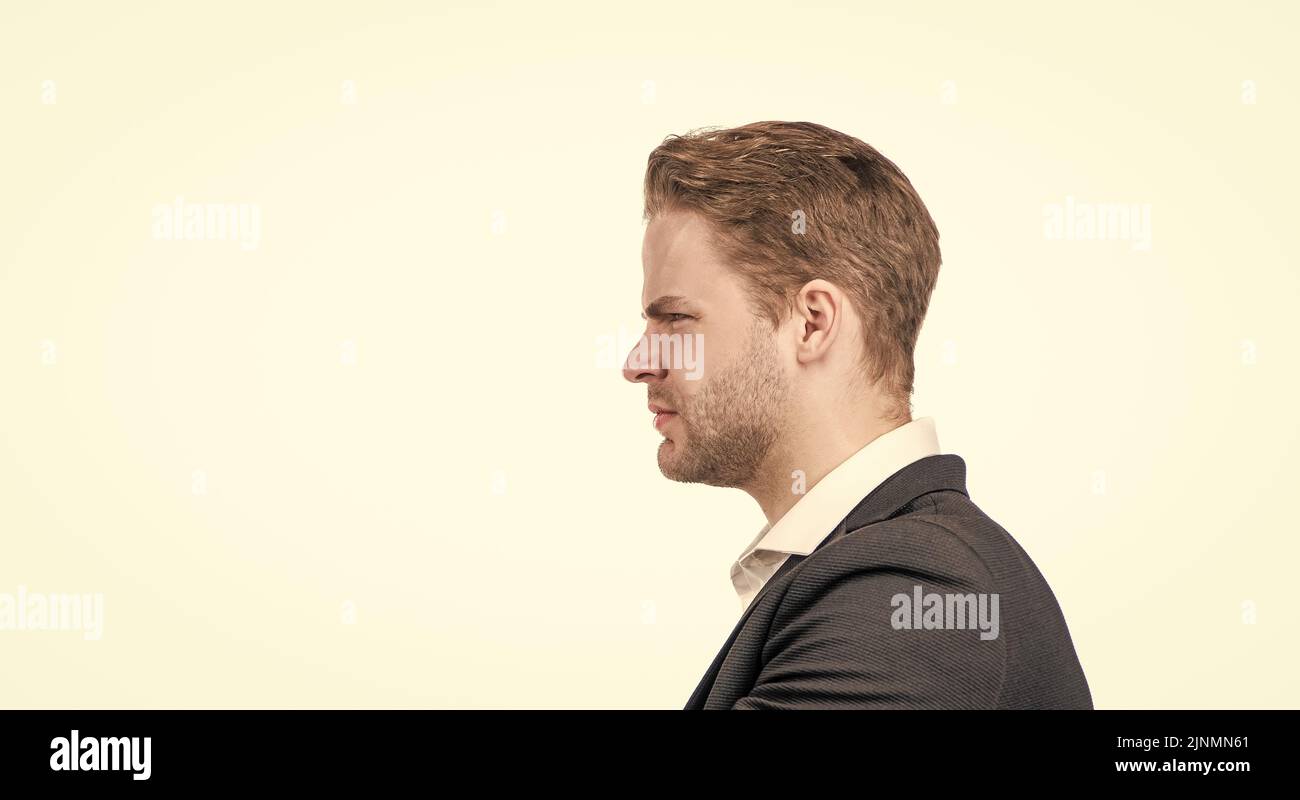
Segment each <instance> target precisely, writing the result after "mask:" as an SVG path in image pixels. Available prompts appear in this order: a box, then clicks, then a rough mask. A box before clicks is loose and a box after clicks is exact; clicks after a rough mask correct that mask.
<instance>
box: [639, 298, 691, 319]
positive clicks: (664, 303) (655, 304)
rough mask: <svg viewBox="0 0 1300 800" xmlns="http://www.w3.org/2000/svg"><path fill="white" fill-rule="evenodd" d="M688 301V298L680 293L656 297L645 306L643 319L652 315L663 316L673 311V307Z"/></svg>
mask: <svg viewBox="0 0 1300 800" xmlns="http://www.w3.org/2000/svg"><path fill="white" fill-rule="evenodd" d="M685 302H686V298H685V297H682V296H681V295H679V294H666V295H664V296H663V297H656V298H655V299H654V300H651V301H650V305H648V306H646V307H645V312H644V313H642V314H641V318H642V319H649V318H651V317H663V316H666V315H668V314H671V313H673V309H675V308H677V307H678V306H680V305H681V304H682V303H685Z"/></svg>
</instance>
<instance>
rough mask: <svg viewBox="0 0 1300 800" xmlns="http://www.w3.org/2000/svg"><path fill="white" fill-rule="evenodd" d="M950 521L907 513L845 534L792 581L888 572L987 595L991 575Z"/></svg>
mask: <svg viewBox="0 0 1300 800" xmlns="http://www.w3.org/2000/svg"><path fill="white" fill-rule="evenodd" d="M954 521H955V520H954V519H953V518H948V517H944V516H939V515H932V514H909V515H904V516H900V517H894V518H892V519H887V520H881V521H879V522H874V523H872V524H869V525H864V526H862V527H860V528H856V529H853V530H848V531H846V532H844V534H843V535H841V536H839V537H838V538H836V539H833V540H832V541H829V542H827V543H826V544H825V546H823V547H821V548H820V549H818V550H816V551H814V552H813V553H812V554H811V555H809V556H808V558H806V559H805V560H804V561H803V562H802V563H800V564H799V565H798V567H796V571H799V572H801V573H802V574H801V575H799V576H798V577H797V578H796V580H797V581H799V582H800V583H803V584H805V585H807V584H808V583H809V582H819V581H836V580H842V579H844V578H845V577H846V576H848V575H850V574H853V573H891V572H892V573H899V574H904V575H910V576H912V577H915V578H920V579H925V580H930V581H936V582H943V583H949V584H952V585H956V586H966V587H971V588H977V589H979V590H988V589H989V588H990V587H991V586H992V585H993V582H994V579H993V574H992V572H991V571H990V569H989V567H988V565H987V564H985V562H984V560H983V559H982V558H981V557H980V555H979V553H977V552H976V551H975V549H974V548H972V547H971V546H970V545H969V544H968V543H967V542H966V540H965V539H964V538H963V536H961V535H960V533H959V531H958V530H957V528H958V526H957V525H954V524H953V522H954Z"/></svg>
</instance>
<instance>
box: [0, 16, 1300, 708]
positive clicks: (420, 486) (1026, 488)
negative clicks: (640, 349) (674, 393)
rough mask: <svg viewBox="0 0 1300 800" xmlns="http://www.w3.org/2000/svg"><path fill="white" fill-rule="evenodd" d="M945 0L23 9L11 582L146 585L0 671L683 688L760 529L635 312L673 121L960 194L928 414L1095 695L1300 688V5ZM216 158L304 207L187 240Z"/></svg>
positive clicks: (215, 176) (99, 685) (480, 690)
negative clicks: (815, 132) (99, 617)
mask: <svg viewBox="0 0 1300 800" xmlns="http://www.w3.org/2000/svg"><path fill="white" fill-rule="evenodd" d="M916 5H917V6H918V7H914V6H913V4H900V3H880V4H874V7H873V4H865V3H844V4H816V3H812V4H809V3H797V4H792V3H760V2H744V3H727V4H714V3H701V2H689V3H661V2H655V3H650V4H635V5H634V4H627V5H622V4H616V3H606V2H599V3H591V4H551V3H545V4H542V3H537V4H534V3H523V2H520V3H514V4H497V5H495V6H493V7H491V8H476V7H474V6H473V5H472V4H464V5H452V4H419V3H412V4H409V5H408V4H392V3H377V2H366V3H356V4H335V3H328V4H326V3H303V4H301V5H297V6H293V5H288V4H272V3H263V2H256V3H201V4H200V3H194V4H174V3H150V4H143V3H134V4H108V3H92V2H87V3H81V4H26V3H6V4H5V6H4V10H3V17H2V22H0V109H3V114H2V116H0V142H2V145H3V146H2V147H0V375H2V376H3V383H2V384H0V387H2V391H0V537H3V538H2V540H0V541H2V543H3V550H2V551H0V592H9V593H14V592H16V591H17V590H18V587H19V586H24V587H26V589H27V590H28V591H29V592H102V593H103V595H104V602H105V620H104V635H103V639H102V640H100V641H97V642H95V641H85V640H84V639H83V638H82V637H81V635H80V634H78V633H76V632H58V631H0V658H2V659H3V663H4V665H5V666H4V680H3V682H0V706H3V707H147V708H152V707H371V706H377V707H473V708H500V707H525V708H531V707H548V708H549V707H637V708H678V707H680V706H681V705H682V704H683V703H684V702H685V700H686V698H687V696H688V695H689V694H690V691H691V690H692V689H693V688H694V686H695V684H696V682H697V680H698V679H699V678H700V676H701V674H702V673H703V672H704V670H705V668H706V667H707V665H708V664H709V662H710V661H711V660H712V658H713V656H714V654H715V653H716V652H717V649H718V647H719V646H720V645H721V644H722V642H723V640H724V639H725V637H726V636H727V634H728V632H729V631H730V629H731V627H732V625H733V623H734V622H735V620H736V618H737V616H738V614H739V611H740V607H739V602H738V600H737V598H736V596H735V593H734V590H733V589H732V587H731V585H730V583H729V580H728V569H729V567H730V564H731V562H732V560H733V559H734V558H735V557H736V556H737V555H738V554H739V552H740V550H741V549H742V548H743V547H744V546H745V545H746V544H747V543H748V542H749V541H750V539H751V538H752V537H753V535H754V533H755V532H756V531H757V529H758V527H759V526H760V525H761V524H762V521H763V520H762V517H761V515H760V513H759V511H758V508H757V506H756V505H755V504H754V503H753V502H752V501H751V500H750V499H749V498H748V497H747V496H745V495H743V494H742V493H740V492H736V491H726V490H721V489H713V488H707V487H701V486H687V485H682V484H675V483H671V482H668V481H666V480H665V479H664V478H662V476H661V475H660V474H659V472H658V469H657V467H656V465H655V447H656V445H657V443H658V441H659V438H660V437H658V436H657V435H656V433H655V432H654V431H653V430H652V428H651V425H650V417H649V414H648V413H647V412H646V410H645V402H646V396H645V394H646V393H645V389H644V387H641V386H637V387H633V386H631V385H629V384H627V383H625V382H624V381H623V380H622V378H621V376H620V374H619V373H618V372H617V371H616V370H614V369H611V368H609V367H608V365H605V364H603V361H602V355H603V354H602V349H601V342H602V341H603V339H602V337H617V336H618V335H619V334H620V332H621V333H622V334H623V335H624V336H628V335H635V334H639V332H640V328H639V323H640V318H639V315H638V312H639V308H638V301H639V299H640V290H641V265H640V246H641V235H642V230H643V227H642V222H641V220H640V211H641V206H640V203H641V178H642V173H643V170H644V167H645V159H646V156H647V154H648V153H649V151H650V150H651V149H652V148H653V147H654V146H655V145H656V144H657V143H658V142H659V141H660V140H661V139H662V138H663V137H664V136H666V135H668V134H670V133H683V132H685V131H687V130H689V129H691V128H695V127H699V126H704V125H737V124H742V123H746V122H751V121H756V120H764V119H787V120H812V121H816V122H820V123H823V124H825V125H829V126H831V127H834V128H837V129H839V130H843V131H845V132H848V133H851V134H853V135H855V136H858V137H860V138H862V139H864V140H865V141H868V142H870V143H872V144H873V145H875V146H877V147H879V148H880V149H881V150H882V151H883V152H884V153H885V154H886V155H888V156H889V157H890V158H892V159H893V160H895V161H896V162H897V163H898V164H899V165H900V166H901V167H902V168H903V170H904V171H905V172H906V173H907V174H908V176H909V177H910V178H911V180H912V181H913V183H914V184H915V185H916V187H917V188H918V190H919V191H920V193H921V195H922V197H923V198H924V199H925V201H926V202H927V204H928V206H929V208H930V210H931V212H932V214H933V216H934V217H935V219H936V221H937V223H938V226H939V228H940V230H941V232H942V245H943V251H944V266H943V270H942V272H941V274H940V279H939V286H938V290H937V291H936V293H935V296H934V300H933V304H932V306H931V311H930V315H929V318H928V320H927V323H926V327H925V329H924V331H923V333H922V336H921V341H920V344H919V348H918V352H917V369H918V383H917V396H916V406H915V408H916V413H917V414H918V415H930V416H934V417H935V418H936V421H937V425H938V431H939V435H940V441H941V445H942V447H943V449H944V451H945V452H953V453H957V454H959V455H962V456H963V457H964V458H965V459H966V460H967V463H968V466H969V471H970V476H969V486H970V491H971V495H972V497H973V498H974V499H975V501H976V502H977V503H978V504H979V505H980V506H981V507H983V508H984V509H985V510H986V511H987V512H988V513H989V514H990V515H992V516H993V517H994V518H995V519H997V520H998V521H1000V522H1001V523H1002V524H1003V525H1004V526H1006V527H1007V528H1008V529H1009V530H1010V531H1011V532H1012V533H1013V535H1014V536H1015V537H1016V538H1017V539H1018V540H1019V541H1020V542H1021V544H1022V545H1023V546H1024V547H1025V548H1026V549H1027V550H1028V552H1029V553H1030V554H1031V555H1032V557H1033V558H1034V559H1035V560H1036V562H1037V564H1038V566H1039V567H1040V568H1041V570H1042V571H1043V572H1044V573H1045V575H1046V576H1047V578H1048V579H1049V581H1050V583H1051V586H1052V588H1053V589H1054V591H1055V592H1056V595H1057V597H1058V598H1059V600H1060V602H1061V605H1062V607H1063V609H1064V611H1065V614H1066V618H1067V620H1068V622H1069V625H1070V630H1071V633H1072V634H1073V637H1074V643H1075V646H1076V647H1077V649H1078V652H1079V655H1080V658H1081V660H1082V663H1083V666H1084V669H1085V671H1086V673H1087V677H1088V680H1089V683H1090V685H1091V688H1092V691H1093V696H1094V699H1095V702H1096V705H1097V706H1098V707H1099V708H1125V707H1179V708H1187V707H1190V708H1218V707H1291V708H1294V707H1297V706H1300V688H1297V684H1296V681H1295V679H1294V676H1295V671H1296V665H1295V658H1296V656H1297V653H1298V652H1300V648H1298V646H1297V640H1298V638H1297V637H1298V636H1300V623H1298V620H1297V613H1298V606H1300V603H1298V602H1297V600H1296V594H1295V591H1296V590H1295V585H1294V576H1295V569H1296V560H1297V556H1298V555H1300V544H1298V540H1297V525H1296V521H1295V520H1296V517H1295V512H1294V511H1293V507H1294V506H1293V504H1292V503H1291V501H1290V498H1291V497H1292V496H1293V493H1294V492H1295V487H1296V486H1297V484H1298V483H1300V466H1298V465H1297V463H1298V462H1297V460H1296V458H1295V456H1294V450H1295V448H1296V446H1297V429H1298V425H1297V422H1296V408H1297V397H1296V395H1297V388H1298V385H1297V379H1296V377H1295V362H1296V353H1295V345H1296V338H1297V337H1296V333H1297V323H1296V303H1297V289H1298V288H1300V280H1298V279H1297V274H1296V263H1295V250H1294V246H1293V240H1294V235H1295V234H1294V230H1295V215H1296V207H1297V203H1296V188H1295V187H1296V185H1297V177H1298V176H1297V163H1300V162H1298V160H1297V158H1296V157H1295V153H1296V151H1295V142H1296V141H1300V124H1298V123H1300V115H1297V112H1296V108H1297V100H1298V99H1300V90H1298V89H1297V85H1296V79H1297V76H1298V75H1300V69H1297V67H1298V66H1300V64H1297V61H1298V59H1297V57H1296V56H1295V55H1294V54H1295V52H1296V51H1295V49H1294V47H1293V44H1294V43H1293V38H1294V33H1295V30H1296V28H1297V22H1298V21H1300V14H1297V12H1296V11H1295V10H1294V9H1295V6H1294V4H1290V3H1274V4H1263V3H1261V4H1251V3H1248V4H1244V5H1243V4H1227V3H1224V4H1220V5H1219V7H1217V8H1214V7H1212V6H1210V5H1202V6H1197V7H1196V8H1188V7H1187V6H1186V4H1182V3H1170V4H1166V5H1163V6H1158V7H1150V8H1148V7H1146V4H1134V3H1129V2H1118V3H1088V4H1085V5H1078V4H1074V5H1061V6H1059V7H1058V8H1056V9H1054V10H1053V9H1048V8H1046V7H1044V6H1045V4H1039V3H1026V4H1023V5H1016V6H1010V7H1005V6H1004V7H1003V8H1002V10H1000V11H996V10H990V9H989V8H988V7H986V6H985V5H984V4H970V3H952V4H947V5H945V4H934V3H926V4H916ZM117 6H121V8H120V9H119V8H116V7H117ZM45 81H53V82H54V83H53V87H54V89H55V92H56V94H55V102H53V103H52V104H49V103H45V102H42V100H43V90H44V89H45V88H48V86H49V85H48V84H44V83H43V82H45ZM348 81H351V82H353V83H352V84H350V85H351V86H352V87H353V88H354V91H355V95H354V97H355V103H352V104H349V103H347V102H345V100H346V99H347V97H346V96H345V91H346V89H347V87H346V86H345V82H348ZM1247 82H1252V83H1247ZM1252 87H1253V88H1252ZM1252 92H1253V99H1254V101H1255V102H1253V103H1251V102H1249V100H1250V99H1251V94H1252ZM178 195H179V196H183V197H184V198H185V200H186V201H187V202H195V203H210V202H231V203H254V204H257V205H258V206H259V207H260V208H261V212H262V235H261V242H260V246H259V247H258V248H257V249H256V250H251V251H245V250H242V249H240V247H239V246H238V245H237V244H236V243H233V242H219V241H204V242H193V241H183V242H175V241H158V240H155V239H154V238H153V236H152V234H151V222H152V218H151V210H152V208H153V206H154V205H155V204H160V203H171V202H172V201H173V199H174V198H175V197H176V196H178ZM1066 197H1073V198H1075V199H1076V200H1078V201H1079V202H1126V203H1138V204H1149V205H1150V208H1151V223H1152V248H1151V250H1150V251H1149V252H1142V251H1135V250H1134V249H1133V248H1132V247H1131V245H1130V243H1129V242H1125V241H1059V240H1051V239H1048V238H1047V237H1046V236H1045V234H1044V228H1043V219H1044V209H1045V207H1046V206H1047V205H1048V204H1051V203H1064V202H1065V198H1066ZM51 345H52V346H53V348H54V353H56V357H55V360H54V363H53V364H48V363H45V360H46V359H45V356H44V354H46V353H47V352H49V347H50V346H51ZM350 355H355V359H354V363H348V362H349V356H350ZM605 355H607V353H606V354H605ZM618 355H622V354H621V353H619V354H618ZM196 472H199V473H201V474H202V479H201V480H200V481H199V483H201V484H204V485H205V486H206V492H205V493H204V492H197V493H196V491H195V487H196V485H197V484H196V480H195V473H196ZM1252 614H1253V619H1254V622H1253V624H1251V622H1250V620H1251V618H1252Z"/></svg>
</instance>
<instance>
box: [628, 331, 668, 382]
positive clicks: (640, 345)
mask: <svg viewBox="0 0 1300 800" xmlns="http://www.w3.org/2000/svg"><path fill="white" fill-rule="evenodd" d="M657 361H658V359H655V358H653V357H652V353H651V351H650V341H649V339H647V338H646V337H645V336H642V337H641V340H640V341H638V342H637V343H636V346H635V347H633V348H632V352H630V353H628V354H627V358H625V359H623V377H624V378H626V379H627V380H629V381H631V382H632V383H653V382H655V381H662V380H663V379H664V378H666V377H668V370H666V369H660V368H659V364H658V363H657Z"/></svg>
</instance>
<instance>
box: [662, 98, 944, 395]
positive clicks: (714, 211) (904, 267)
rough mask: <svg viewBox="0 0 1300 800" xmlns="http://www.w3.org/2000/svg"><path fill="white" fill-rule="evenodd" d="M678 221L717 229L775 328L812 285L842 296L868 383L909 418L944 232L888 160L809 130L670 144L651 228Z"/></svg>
mask: <svg viewBox="0 0 1300 800" xmlns="http://www.w3.org/2000/svg"><path fill="white" fill-rule="evenodd" d="M676 210H686V211H693V212H696V213H698V214H700V215H701V216H702V217H704V219H706V220H707V221H708V222H709V223H710V225H709V228H710V230H711V231H712V232H713V236H714V244H715V246H716V247H717V248H718V249H719V250H720V251H721V252H722V253H723V254H724V256H725V257H726V258H727V259H728V260H729V261H730V263H731V264H732V266H733V268H735V269H736V270H737V271H738V272H739V273H740V274H741V275H742V276H744V277H745V278H746V279H747V282H748V285H749V287H750V297H751V300H752V301H753V303H754V306H755V308H756V309H757V310H758V311H759V313H760V314H762V315H765V316H766V317H767V318H768V319H769V320H770V321H771V322H772V324H773V326H776V325H778V324H779V323H780V322H781V321H782V320H783V319H785V318H786V316H787V315H788V314H789V313H790V311H791V301H792V299H793V297H794V295H795V294H796V293H797V292H798V290H799V288H800V287H802V286H803V285H804V284H805V283H807V282H808V281H810V280H813V279H815V278H823V279H825V280H827V281H830V282H831V283H833V284H835V285H836V286H838V287H840V288H841V289H843V290H844V291H845V292H846V293H847V294H848V295H849V297H850V298H851V301H852V302H853V304H854V307H855V309H856V310H857V312H858V314H859V315H860V316H861V317H862V320H863V339H864V341H865V342H866V348H865V352H864V354H863V367H864V374H865V375H867V376H869V378H870V380H871V381H874V382H880V383H881V387H882V389H883V390H884V392H885V394H886V395H887V396H889V397H892V398H894V399H895V401H896V403H897V406H896V408H895V409H893V412H894V413H893V415H894V416H904V415H905V414H907V413H908V409H910V405H911V403H910V397H911V394H912V381H913V374H914V368H913V363H912V356H913V351H914V350H915V348H916V339H917V336H918V335H919V334H920V331H921V321H922V320H923V319H924V318H925V311H926V307H927V306H928V305H929V302H930V295H931V293H932V292H933V290H934V284H935V280H936V279H937V278H938V275H939V263H940V260H941V259H940V255H939V231H938V229H937V228H936V227H935V224H934V221H933V220H932V219H931V218H930V214H929V212H928V211H926V208H925V204H924V203H922V202H921V198H920V197H919V196H917V194H916V190H915V189H913V188H912V184H911V183H910V182H909V181H908V180H907V176H905V175H904V174H903V173H902V171H900V170H899V169H898V167H896V166H894V163H893V162H892V161H890V160H889V159H887V158H885V157H884V156H882V155H881V154H880V153H878V152H877V151H876V150H875V148H873V147H871V145H868V144H866V143H865V142H862V141H860V140H858V139H855V138H854V137H852V136H848V135H846V134H843V133H840V132H839V131H835V130H832V129H830V128H827V127H825V126H822V125H817V124H815V123H812V122H754V123H751V124H749V125H742V126H740V127H738V128H729V129H725V130H718V129H709V128H702V129H697V130H694V131H690V132H688V133H687V134H686V135H685V136H676V135H674V136H669V137H668V138H667V139H665V140H664V141H663V143H662V144H660V145H659V146H658V147H656V148H655V149H654V151H653V152H651V153H650V159H649V163H648V165H647V167H646V175H645V220H646V221H649V220H652V219H654V218H655V217H658V216H659V215H661V214H663V213H667V212H669V211H676ZM797 212H802V218H800V217H799V215H798V213H797ZM800 219H802V221H803V222H804V223H805V224H804V225H803V230H802V231H801V232H800V231H797V230H796V226H797V224H798V222H799V221H800Z"/></svg>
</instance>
